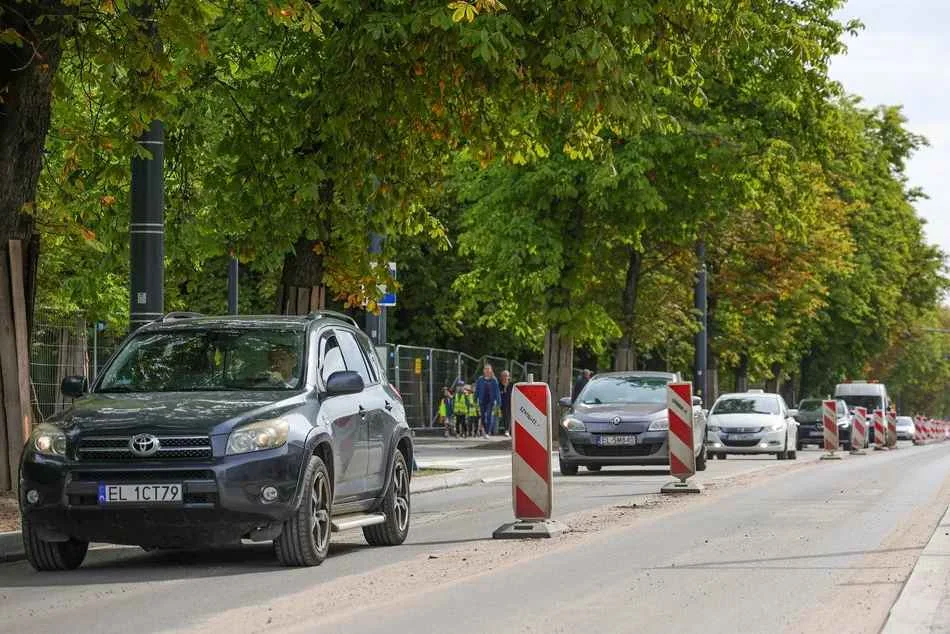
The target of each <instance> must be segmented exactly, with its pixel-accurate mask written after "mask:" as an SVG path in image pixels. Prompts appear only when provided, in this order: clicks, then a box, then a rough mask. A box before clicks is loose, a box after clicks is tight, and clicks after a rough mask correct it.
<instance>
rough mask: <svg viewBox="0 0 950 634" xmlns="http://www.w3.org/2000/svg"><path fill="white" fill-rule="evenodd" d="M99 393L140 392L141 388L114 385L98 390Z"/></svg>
mask: <svg viewBox="0 0 950 634" xmlns="http://www.w3.org/2000/svg"><path fill="white" fill-rule="evenodd" d="M96 391H97V392H98V393H99V394H110V393H119V392H138V391H139V390H135V389H132V388H131V387H129V386H128V385H113V386H111V387H107V388H105V389H100V390H96Z"/></svg>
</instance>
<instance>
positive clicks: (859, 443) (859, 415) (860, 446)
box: [851, 407, 868, 456]
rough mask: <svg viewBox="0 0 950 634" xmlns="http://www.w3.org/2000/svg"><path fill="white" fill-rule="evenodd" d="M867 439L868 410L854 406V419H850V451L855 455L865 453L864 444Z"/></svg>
mask: <svg viewBox="0 0 950 634" xmlns="http://www.w3.org/2000/svg"><path fill="white" fill-rule="evenodd" d="M867 439H868V411H867V409H865V408H863V407H855V408H854V419H853V420H852V421H851V453H852V455H855V456H864V455H867V454H865V452H864V445H865V444H866V443H867Z"/></svg>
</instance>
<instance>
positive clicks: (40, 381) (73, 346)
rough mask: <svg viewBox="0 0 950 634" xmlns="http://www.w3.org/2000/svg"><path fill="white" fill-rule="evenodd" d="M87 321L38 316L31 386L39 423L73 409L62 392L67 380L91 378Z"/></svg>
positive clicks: (56, 316) (34, 337)
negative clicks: (63, 384)
mask: <svg viewBox="0 0 950 634" xmlns="http://www.w3.org/2000/svg"><path fill="white" fill-rule="evenodd" d="M86 338H87V333H86V321H85V319H83V318H82V316H80V315H67V316H63V315H54V314H51V313H43V312H37V313H36V315H35V316H34V319H33V333H32V337H31V341H30V379H31V380H30V382H31V391H32V400H33V407H34V409H35V410H36V419H37V420H41V421H42V420H45V419H47V418H49V417H50V416H52V415H53V414H55V413H56V412H59V411H61V410H63V409H65V408H66V407H68V405H69V401H68V400H67V399H65V397H63V395H62V393H61V392H60V390H59V386H60V384H61V383H62V382H63V379H64V378H65V377H67V376H88V374H89V360H88V357H87V350H86V347H87V341H86Z"/></svg>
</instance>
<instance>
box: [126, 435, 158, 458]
mask: <svg viewBox="0 0 950 634" xmlns="http://www.w3.org/2000/svg"><path fill="white" fill-rule="evenodd" d="M160 446H161V443H160V442H159V441H158V438H157V437H155V436H153V435H152V434H136V435H135V436H132V438H131V439H130V440H129V449H131V450H132V453H134V454H135V455H136V456H139V457H141V458H147V457H148V456H151V455H154V454H155V452H156V451H158V448H159V447H160Z"/></svg>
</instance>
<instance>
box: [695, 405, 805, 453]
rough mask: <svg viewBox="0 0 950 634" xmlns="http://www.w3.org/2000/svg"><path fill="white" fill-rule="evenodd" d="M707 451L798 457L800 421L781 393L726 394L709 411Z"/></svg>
mask: <svg viewBox="0 0 950 634" xmlns="http://www.w3.org/2000/svg"><path fill="white" fill-rule="evenodd" d="M707 425H708V426H707V436H706V454H707V455H708V456H709V457H714V456H715V457H717V458H719V459H724V458H725V457H726V456H727V455H728V454H775V457H776V458H778V459H779V460H795V459H796V458H797V457H798V454H797V453H796V446H797V443H798V422H796V421H795V419H794V418H792V412H790V411H789V409H788V406H787V405H786V404H785V400H784V399H783V398H782V397H781V396H779V395H778V394H767V393H765V392H762V391H761V390H759V391H750V392H744V393H740V394H723V395H722V396H720V397H719V398H718V399H717V400H716V403H715V404H714V405H713V407H712V409H711V410H710V411H709V420H708V422H707Z"/></svg>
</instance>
